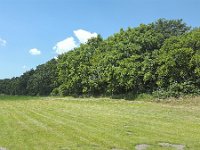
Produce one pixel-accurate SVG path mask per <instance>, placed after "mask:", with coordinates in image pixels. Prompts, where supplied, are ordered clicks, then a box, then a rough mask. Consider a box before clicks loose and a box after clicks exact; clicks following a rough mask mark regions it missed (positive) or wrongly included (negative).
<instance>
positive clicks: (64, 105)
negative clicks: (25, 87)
mask: <svg viewBox="0 0 200 150" xmlns="http://www.w3.org/2000/svg"><path fill="white" fill-rule="evenodd" d="M159 143H169V144H182V146H184V150H187V149H191V150H199V149H200V97H197V98H192V99H185V100H178V101H175V100H170V101H169V100H168V101H162V102H150V101H124V100H110V99H104V98H99V99H94V98H88V99H86V98H85V99H75V98H49V97H43V98H42V97H38V98H37V97H34V98H31V97H9V96H1V97H0V149H1V148H6V149H9V150H29V149H30V150H32V149H35V150H59V149H60V150H68V149H72V150H75V149H83V150H90V149H92V150H96V149H97V150H104V149H105V150H106V149H110V150H121V149H124V150H126V149H130V150H134V149H135V147H137V144H148V145H149V147H148V148H147V149H148V150H156V149H157V150H162V149H164V150H169V149H174V150H175V149H176V148H175V147H170V146H161V145H160V144H159ZM169 144H168V145H169ZM143 148H144V147H143ZM177 149H178V148H177ZM141 150H142V147H141Z"/></svg>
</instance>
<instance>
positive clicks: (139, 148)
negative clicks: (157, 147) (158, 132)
mask: <svg viewBox="0 0 200 150" xmlns="http://www.w3.org/2000/svg"><path fill="white" fill-rule="evenodd" d="M148 147H149V145H148V144H138V145H136V146H135V149H136V150H146V149H147V148H148Z"/></svg>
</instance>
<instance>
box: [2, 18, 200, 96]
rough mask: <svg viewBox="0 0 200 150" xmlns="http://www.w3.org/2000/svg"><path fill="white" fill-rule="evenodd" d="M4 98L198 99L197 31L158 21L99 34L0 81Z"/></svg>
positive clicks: (199, 33)
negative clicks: (147, 96) (192, 96)
mask: <svg viewBox="0 0 200 150" xmlns="http://www.w3.org/2000/svg"><path fill="white" fill-rule="evenodd" d="M0 93H1V94H8V95H50V94H51V95H61V96H69V95H72V96H80V95H89V96H101V95H106V96H114V95H120V96H122V97H123V96H130V97H134V96H135V95H138V94H141V93H148V94H153V95H155V96H157V97H163V98H164V97H179V96H181V95H188V94H200V29H199V28H194V29H191V28H190V27H188V26H187V25H186V24H185V23H183V21H182V20H166V19H159V20H157V21H156V22H153V23H150V24H147V25H145V24H141V25H140V26H139V27H135V28H128V29H127V30H124V29H120V32H119V33H116V34H114V35H112V36H110V37H108V38H107V39H103V38H102V37H101V36H100V35H99V36H98V37H97V38H92V39H90V40H89V41H88V42H87V43H86V44H81V45H80V47H78V48H75V49H74V50H72V51H69V52H67V53H65V54H62V55H60V56H58V59H56V60H55V59H52V60H50V61H48V62H47V63H45V64H43V65H39V66H38V67H37V68H36V69H35V70H33V69H32V70H30V71H28V72H25V73H24V74H23V75H22V76H20V77H16V78H12V79H5V80H0Z"/></svg>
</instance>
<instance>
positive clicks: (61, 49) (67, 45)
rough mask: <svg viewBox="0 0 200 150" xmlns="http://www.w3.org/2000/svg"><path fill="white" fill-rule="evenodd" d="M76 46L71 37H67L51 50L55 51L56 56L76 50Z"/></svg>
mask: <svg viewBox="0 0 200 150" xmlns="http://www.w3.org/2000/svg"><path fill="white" fill-rule="evenodd" d="M77 46H78V45H77V44H76V42H75V40H74V38H73V37H68V38H66V39H64V40H63V41H60V42H58V43H57V44H56V45H55V46H54V47H53V49H54V50H55V51H56V53H57V54H63V53H65V52H68V51H70V50H72V49H74V48H76V47H77Z"/></svg>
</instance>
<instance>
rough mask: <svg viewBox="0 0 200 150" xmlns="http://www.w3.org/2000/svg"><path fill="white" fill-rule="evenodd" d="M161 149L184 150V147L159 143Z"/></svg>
mask: <svg viewBox="0 0 200 150" xmlns="http://www.w3.org/2000/svg"><path fill="white" fill-rule="evenodd" d="M159 145H160V146H162V147H173V148H175V149H177V150H184V148H185V146H184V145H182V144H170V143H159Z"/></svg>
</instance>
